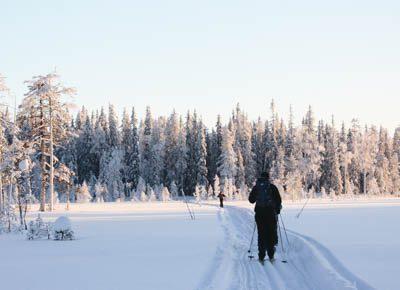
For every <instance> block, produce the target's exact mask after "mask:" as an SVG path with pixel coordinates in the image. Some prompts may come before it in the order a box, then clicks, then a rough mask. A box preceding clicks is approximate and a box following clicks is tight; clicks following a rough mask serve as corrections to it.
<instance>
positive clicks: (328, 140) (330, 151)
mask: <svg viewBox="0 0 400 290" xmlns="http://www.w3.org/2000/svg"><path fill="white" fill-rule="evenodd" d="M336 135H337V134H336V130H335V127H334V124H333V121H332V125H331V126H329V125H326V126H325V129H324V134H323V136H322V139H323V141H322V142H323V144H324V148H325V150H324V152H322V154H321V155H322V161H321V172H322V174H321V181H320V184H321V185H322V186H324V187H325V189H326V190H328V192H332V191H334V192H335V193H337V194H341V193H342V190H343V183H342V175H341V172H340V163H339V156H338V145H337V144H338V140H337V136H336Z"/></svg>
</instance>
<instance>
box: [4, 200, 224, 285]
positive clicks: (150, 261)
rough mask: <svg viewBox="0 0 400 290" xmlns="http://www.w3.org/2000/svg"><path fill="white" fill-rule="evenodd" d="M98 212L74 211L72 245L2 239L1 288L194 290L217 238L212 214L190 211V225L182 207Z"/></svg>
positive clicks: (118, 207) (98, 208)
mask: <svg viewBox="0 0 400 290" xmlns="http://www.w3.org/2000/svg"><path fill="white" fill-rule="evenodd" d="M77 206H78V209H77V208H76V207H77ZM104 206H105V205H103V206H102V205H97V204H90V205H73V206H72V211H71V212H69V214H68V216H69V217H70V218H71V220H72V223H73V226H74V230H75V231H76V233H77V238H78V239H77V240H75V241H70V242H69V241H68V242H56V241H46V240H43V241H42V240H40V241H27V240H25V239H23V238H22V237H21V236H17V235H11V236H10V235H0V261H1V263H0V285H1V287H0V288H1V289H4V290H47V289H49V290H50V289H51V290H53V289H57V290H64V289H65V290H78V289H79V290H88V289H93V290H103V289H104V290H114V289H115V290H120V289H121V290H122V289H138V290H140V289H182V290H187V289H196V287H197V286H198V283H199V281H200V280H201V279H202V277H203V276H202V275H203V273H205V272H206V271H207V269H208V268H209V266H210V264H211V262H212V259H213V257H214V255H215V248H216V245H217V244H218V242H219V240H221V238H222V231H221V230H220V227H219V225H218V222H217V216H216V214H215V209H214V208H209V207H201V208H198V209H196V220H195V221H192V220H190V218H189V216H188V214H187V209H186V206H185V205H184V204H182V203H169V204H160V203H152V204H147V203H146V204H130V203H124V204H118V203H116V204H107V209H104ZM64 213H65V212H64V211H60V212H55V213H52V214H45V215H44V216H43V219H44V220H50V219H51V220H53V219H54V218H55V217H57V216H59V215H60V214H64ZM3 287H4V288H3Z"/></svg>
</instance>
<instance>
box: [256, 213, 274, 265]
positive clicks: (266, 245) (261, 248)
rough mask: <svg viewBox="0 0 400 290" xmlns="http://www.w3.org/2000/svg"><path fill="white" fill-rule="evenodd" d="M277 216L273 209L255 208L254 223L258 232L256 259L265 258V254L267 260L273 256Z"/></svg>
mask: <svg viewBox="0 0 400 290" xmlns="http://www.w3.org/2000/svg"><path fill="white" fill-rule="evenodd" d="M277 221H278V220H277V216H276V213H275V210H274V209H273V208H256V223H257V232H258V257H259V259H261V260H264V258H265V252H267V253H268V257H269V258H273V257H274V254H275V246H276V244H277V243H278V234H277Z"/></svg>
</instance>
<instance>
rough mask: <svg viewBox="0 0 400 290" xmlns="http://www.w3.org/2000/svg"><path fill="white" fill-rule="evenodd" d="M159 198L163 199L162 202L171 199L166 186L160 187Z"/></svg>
mask: <svg viewBox="0 0 400 290" xmlns="http://www.w3.org/2000/svg"><path fill="white" fill-rule="evenodd" d="M161 200H162V201H164V202H165V201H169V200H171V198H170V193H169V190H168V188H166V187H164V188H163V189H162V192H161Z"/></svg>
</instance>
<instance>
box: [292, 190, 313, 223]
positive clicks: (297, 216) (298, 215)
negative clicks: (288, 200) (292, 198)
mask: <svg viewBox="0 0 400 290" xmlns="http://www.w3.org/2000/svg"><path fill="white" fill-rule="evenodd" d="M310 198H311V194H310V195H309V196H308V198H307V200H306V202H305V203H304V205H303V207H302V208H301V210H300V211H299V213H298V214H297V215H296V218H299V217H300V215H301V214H302V213H303V210H304V208H305V207H306V205H307V203H308V201H309V200H310Z"/></svg>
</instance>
